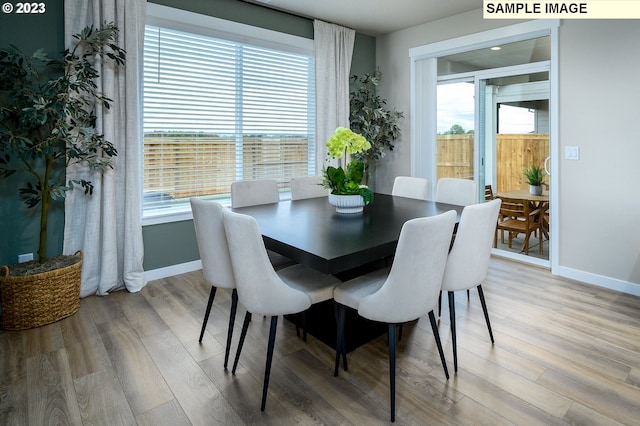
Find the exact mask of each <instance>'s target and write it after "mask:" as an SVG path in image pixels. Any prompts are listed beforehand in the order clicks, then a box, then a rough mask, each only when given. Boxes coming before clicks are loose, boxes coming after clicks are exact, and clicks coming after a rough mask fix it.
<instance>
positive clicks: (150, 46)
mask: <svg viewBox="0 0 640 426" xmlns="http://www.w3.org/2000/svg"><path fill="white" fill-rule="evenodd" d="M313 69H314V65H313V56H311V55H308V54H300V53H296V52H289V51H285V50H279V49H273V48H267V47H261V46H258V45H251V44H246V43H241V42H237V41H231V40H224V39H221V38H215V37H211V36H207V35H200V34H194V33H189V32H184V31H178V30H175V29H170V28H162V27H159V26H152V25H147V26H146V29H145V42H144V202H143V208H144V210H145V211H148V210H152V209H157V208H163V207H170V206H176V205H181V204H184V205H188V203H189V198H190V197H194V196H195V197H203V196H204V197H206V196H209V197H211V198H216V197H217V198H226V197H229V193H230V186H231V183H232V182H234V181H236V180H249V179H276V180H277V181H278V182H279V186H280V188H282V189H286V188H288V187H289V180H290V179H291V177H294V176H306V175H309V174H312V175H313V174H315V160H314V158H315V96H314V75H313Z"/></svg>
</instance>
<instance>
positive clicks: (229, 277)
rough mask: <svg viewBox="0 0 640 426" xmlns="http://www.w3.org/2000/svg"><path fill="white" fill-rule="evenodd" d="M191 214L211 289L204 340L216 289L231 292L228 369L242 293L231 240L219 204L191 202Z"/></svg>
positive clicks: (225, 366)
mask: <svg viewBox="0 0 640 426" xmlns="http://www.w3.org/2000/svg"><path fill="white" fill-rule="evenodd" d="M190 201H191V211H192V213H193V226H194V227H195V230H196V241H197V243H198V250H199V251H200V259H201V260H202V273H203V275H204V279H205V280H206V281H207V282H208V283H209V284H210V285H211V291H210V293H209V301H208V302H207V310H206V311H205V314H204V320H203V321H202V330H201V331H200V339H199V340H198V341H199V342H200V343H202V338H203V336H204V331H205V329H206V327H207V322H208V321H209V314H210V313H211V306H212V305H213V299H214V298H215V296H216V289H217V288H218V287H220V288H226V289H230V290H232V291H231V309H230V312H229V326H228V330H227V344H226V347H225V353H224V368H227V364H228V361H229V350H230V348H231V338H232V336H233V326H234V323H235V318H236V310H237V307H238V293H237V291H236V282H235V277H234V275H233V269H232V266H231V258H230V257H229V247H228V246H227V236H226V233H225V230H224V224H223V222H222V210H223V207H222V206H221V205H220V204H218V203H216V202H215V201H205V200H200V199H198V198H191V199H190Z"/></svg>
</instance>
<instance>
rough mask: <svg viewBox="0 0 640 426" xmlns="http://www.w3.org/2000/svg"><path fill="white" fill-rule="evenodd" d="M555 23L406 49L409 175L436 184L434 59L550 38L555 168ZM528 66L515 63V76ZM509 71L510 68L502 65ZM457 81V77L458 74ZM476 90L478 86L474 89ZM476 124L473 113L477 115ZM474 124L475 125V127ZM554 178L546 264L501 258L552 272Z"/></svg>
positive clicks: (551, 147)
mask: <svg viewBox="0 0 640 426" xmlns="http://www.w3.org/2000/svg"><path fill="white" fill-rule="evenodd" d="M559 26H560V21H559V20H534V21H527V22H524V23H521V24H516V25H510V26H506V27H502V28H497V29H494V30H489V31H484V32H481V33H476V34H471V35H467V36H462V37H458V38H455V39H450V40H445V41H441V42H437V43H431V44H427V45H423V46H418V47H414V48H411V49H409V57H410V61H411V66H410V72H411V75H410V84H411V90H410V93H411V106H410V108H411V117H413V119H412V120H411V175H412V176H420V177H425V178H427V179H429V181H430V182H432V184H433V185H435V179H436V178H435V176H436V175H435V172H436V170H435V169H436V168H435V167H434V164H435V161H436V155H437V152H436V146H437V144H436V132H435V131H434V129H436V124H437V118H436V117H437V101H436V90H437V84H438V75H437V74H438V73H437V60H438V57H441V56H447V55H452V54H455V53H461V52H466V51H471V50H477V49H481V48H485V47H486V48H488V47H491V46H494V45H497V44H506V43H512V42H516V41H522V40H527V39H532V38H538V37H542V36H550V43H551V57H550V60H549V61H546V62H548V64H547V65H548V71H549V155H550V157H551V160H550V162H551V170H555V171H557V170H558V164H559V154H560V152H559V142H558V132H559V128H558V75H559V72H558V27H559ZM527 65H534V66H535V65H536V63H534V64H523V65H518V66H517V68H519V72H520V70H521V69H525V68H526V66H527ZM506 68H509V67H506ZM458 77H460V75H458ZM476 86H478V85H476ZM475 115H476V118H475V119H476V121H477V120H478V119H479V118H478V111H476V114H475ZM477 124H478V123H477V122H476V127H477ZM475 144H476V147H475V150H474V157H475V158H474V162H475V164H476V165H477V164H478V161H479V159H478V155H479V152H478V146H477V144H478V137H477V136H476V138H475ZM474 169H475V170H474V179H476V181H477V179H478V177H477V173H478V172H477V167H474ZM558 179H559V177H558V174H557V173H555V176H554V177H553V179H550V187H549V193H550V206H551V209H550V217H551V218H552V220H551V221H550V223H551V229H550V231H551V235H553V236H554V237H553V238H551V240H550V242H549V244H550V247H549V261H546V260H541V259H536V258H533V257H530V256H522V255H519V254H512V253H506V252H504V251H502V250H501V251H500V252H499V253H496V254H499V255H501V256H504V257H509V258H514V259H516V260H520V261H525V262H528V263H533V264H537V265H539V266H545V267H550V268H551V272H552V273H554V271H555V270H557V268H558V252H559V250H558V247H559V241H558V236H559V232H558V230H559V229H560V223H559V220H558V219H559V215H558V205H559V203H558V200H559V185H558ZM430 196H431V197H433V186H432V188H430Z"/></svg>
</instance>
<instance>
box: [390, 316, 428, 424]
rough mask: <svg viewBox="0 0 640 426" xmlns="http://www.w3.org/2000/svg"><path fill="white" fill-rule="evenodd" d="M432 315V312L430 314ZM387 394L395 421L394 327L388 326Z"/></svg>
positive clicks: (392, 418)
mask: <svg viewBox="0 0 640 426" xmlns="http://www.w3.org/2000/svg"><path fill="white" fill-rule="evenodd" d="M432 314H433V312H432ZM389 393H390V397H391V421H392V422H395V421H396V325H395V324H389Z"/></svg>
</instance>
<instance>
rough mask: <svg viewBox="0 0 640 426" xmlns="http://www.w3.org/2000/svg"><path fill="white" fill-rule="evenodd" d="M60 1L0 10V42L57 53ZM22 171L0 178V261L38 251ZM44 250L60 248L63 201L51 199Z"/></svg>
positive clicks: (61, 40) (36, 221)
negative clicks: (40, 7)
mask: <svg viewBox="0 0 640 426" xmlns="http://www.w3.org/2000/svg"><path fill="white" fill-rule="evenodd" d="M63 27H64V10H63V1H62V0H56V1H48V2H46V12H45V13H43V14H24V15H19V14H16V13H11V14H5V13H1V14H0V46H1V47H8V46H9V45H10V44H13V45H15V46H16V47H18V48H20V49H21V50H23V51H25V52H28V53H31V52H35V51H36V50H37V49H39V48H42V49H44V50H45V51H46V52H47V54H48V55H49V56H52V57H58V56H59V53H60V52H61V51H62V50H64V31H63ZM23 182H24V175H20V174H18V173H16V174H14V175H13V176H11V177H9V178H8V179H0V265H10V264H13V263H16V262H17V261H18V254H22V253H34V256H35V253H36V252H37V251H38V238H39V235H40V228H39V220H40V212H39V210H37V209H28V208H27V206H25V205H24V204H23V203H22V201H21V200H20V195H19V193H18V189H17V188H18V187H19V186H21V185H22V184H23ZM48 229H49V232H48V238H47V251H48V253H49V255H54V254H59V253H61V252H62V240H63V230H64V205H63V203H62V202H54V203H53V204H52V206H51V208H50V211H49V226H48Z"/></svg>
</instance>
